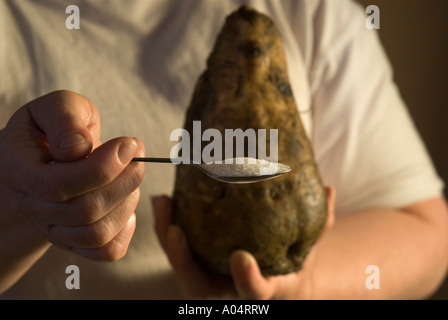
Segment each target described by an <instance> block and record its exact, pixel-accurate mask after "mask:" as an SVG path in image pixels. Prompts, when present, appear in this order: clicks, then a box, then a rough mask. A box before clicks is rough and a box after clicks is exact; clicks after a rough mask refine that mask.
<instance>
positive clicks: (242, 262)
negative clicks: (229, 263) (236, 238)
mask: <svg viewBox="0 0 448 320" xmlns="http://www.w3.org/2000/svg"><path fill="white" fill-rule="evenodd" d="M234 254H235V256H236V257H237V261H238V264H239V266H240V268H241V269H242V270H247V269H249V268H250V266H251V265H252V263H253V259H254V258H253V257H252V255H251V254H249V253H248V252H246V251H243V250H238V251H236V252H235V253H234Z"/></svg>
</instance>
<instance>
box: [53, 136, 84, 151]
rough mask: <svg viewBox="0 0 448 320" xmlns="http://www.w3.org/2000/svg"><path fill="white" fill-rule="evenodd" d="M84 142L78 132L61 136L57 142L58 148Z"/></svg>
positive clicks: (65, 147)
mask: <svg viewBox="0 0 448 320" xmlns="http://www.w3.org/2000/svg"><path fill="white" fill-rule="evenodd" d="M85 142H86V139H85V138H84V137H83V136H82V135H80V134H79V133H69V134H66V135H65V136H63V137H62V138H61V140H60V142H59V148H60V149H67V148H70V147H73V146H76V145H80V144H83V143H85Z"/></svg>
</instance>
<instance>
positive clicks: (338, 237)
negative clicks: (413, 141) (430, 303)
mask: <svg viewBox="0 0 448 320" xmlns="http://www.w3.org/2000/svg"><path fill="white" fill-rule="evenodd" d="M447 226H448V215H447V209H446V204H445V202H444V201H443V200H442V199H435V200H430V201H426V202H423V203H420V204H417V205H414V206H412V207H408V208H404V209H403V210H372V211H366V212H359V213H354V214H350V215H347V216H344V217H341V218H339V219H337V220H336V223H335V225H334V227H333V228H332V229H331V230H330V231H328V233H327V234H326V235H325V236H324V237H323V238H322V239H321V241H320V242H319V243H318V244H317V245H316V256H315V260H314V262H313V264H312V267H313V269H312V279H311V281H312V285H311V286H312V292H311V295H312V298H316V299H333V298H337V299H346V298H347V299H351V298H353V299H363V298H365V299H375V298H378V299H408V298H411V299H412V298H424V297H426V296H428V295H429V294H431V293H432V292H433V290H435V289H436V288H437V286H438V285H439V284H440V282H441V280H442V279H443V277H444V275H445V271H446V267H447V264H448V259H447V253H448V238H447V234H448V232H447ZM369 265H375V266H377V267H378V268H379V279H380V289H368V288H367V286H366V279H367V278H368V277H369V274H368V273H366V267H367V266H369Z"/></svg>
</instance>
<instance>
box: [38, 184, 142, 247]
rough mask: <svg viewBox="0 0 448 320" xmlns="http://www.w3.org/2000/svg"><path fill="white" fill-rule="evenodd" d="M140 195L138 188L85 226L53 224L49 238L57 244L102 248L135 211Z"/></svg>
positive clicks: (48, 232)
mask: <svg viewBox="0 0 448 320" xmlns="http://www.w3.org/2000/svg"><path fill="white" fill-rule="evenodd" d="M139 197H140V190H139V189H136V190H135V191H134V192H132V193H131V194H130V195H129V196H128V197H127V198H126V199H125V200H124V201H122V202H121V203H120V204H119V205H117V206H116V207H115V208H114V209H113V210H112V211H111V212H109V213H108V214H107V215H106V216H104V217H103V218H102V219H100V220H98V221H96V222H94V223H92V224H89V225H85V226H79V227H67V226H59V225H53V226H51V227H50V228H49V230H48V231H47V238H48V239H49V241H50V242H52V243H54V244H56V245H59V244H60V245H63V246H68V247H75V248H100V247H103V246H105V245H106V244H107V243H109V242H110V241H111V240H112V239H113V238H115V237H116V235H117V234H118V233H119V232H120V230H121V229H122V228H123V226H124V225H125V224H126V222H127V221H128V220H129V218H130V216H131V215H132V214H133V213H134V211H135V208H136V207H137V203H138V200H139Z"/></svg>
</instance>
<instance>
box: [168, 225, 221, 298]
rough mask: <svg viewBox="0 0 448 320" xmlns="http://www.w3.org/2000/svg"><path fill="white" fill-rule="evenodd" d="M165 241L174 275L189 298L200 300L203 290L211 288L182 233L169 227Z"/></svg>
mask: <svg viewBox="0 0 448 320" xmlns="http://www.w3.org/2000/svg"><path fill="white" fill-rule="evenodd" d="M166 239H167V240H166V252H167V255H168V259H169V261H170V263H171V266H172V267H173V270H174V273H175V274H176V275H177V277H178V278H179V280H180V282H181V283H182V284H183V286H184V288H185V290H186V291H187V293H188V294H189V295H190V296H192V297H198V298H200V297H201V296H202V295H203V292H202V291H203V290H204V288H206V290H211V289H212V288H213V287H212V286H211V285H210V283H209V279H208V277H207V275H206V274H205V273H204V270H202V268H201V267H200V266H199V265H198V264H197V263H196V261H195V259H194V257H193V255H192V254H191V251H190V250H189V248H188V245H187V240H186V238H185V235H184V233H183V232H182V230H181V229H180V228H179V227H178V226H175V225H171V226H170V227H169V228H168V230H167V236H166ZM207 293H209V292H207Z"/></svg>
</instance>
